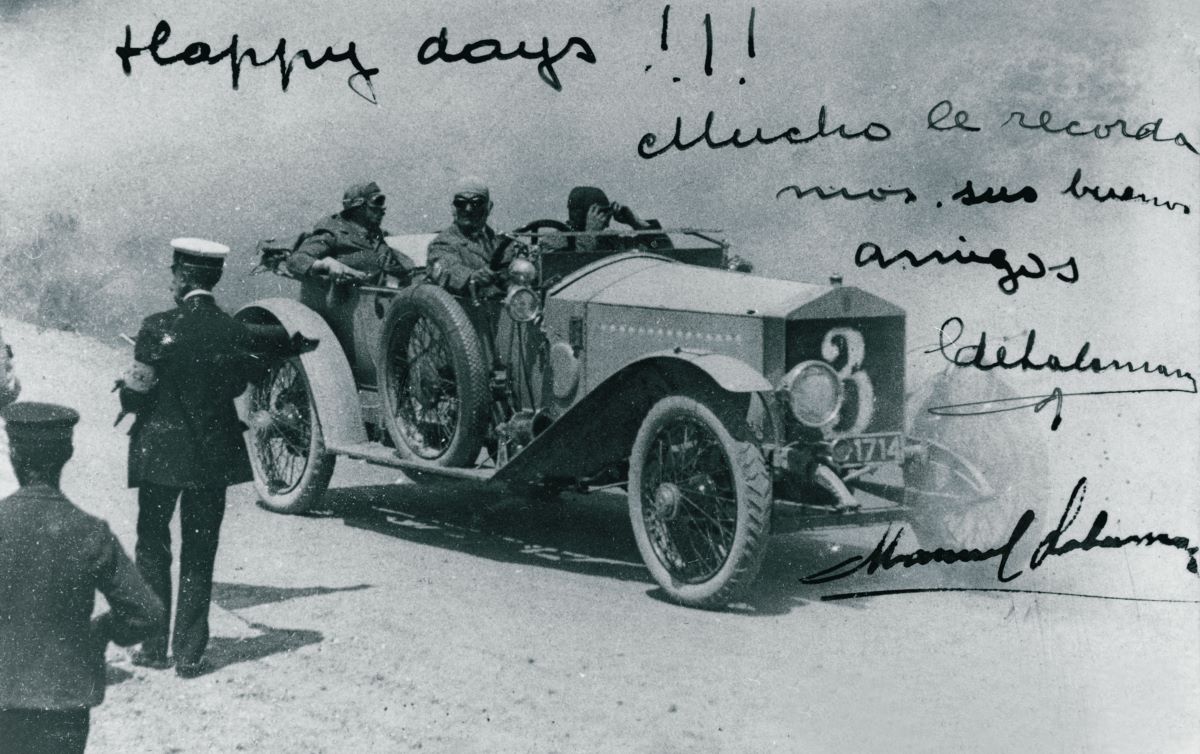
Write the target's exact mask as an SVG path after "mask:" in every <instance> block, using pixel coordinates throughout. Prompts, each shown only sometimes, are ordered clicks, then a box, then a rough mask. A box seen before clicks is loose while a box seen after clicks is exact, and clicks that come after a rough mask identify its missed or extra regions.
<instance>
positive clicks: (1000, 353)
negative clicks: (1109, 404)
mask: <svg viewBox="0 0 1200 754" xmlns="http://www.w3.org/2000/svg"><path fill="white" fill-rule="evenodd" d="M963 330H964V325H963V321H962V319H961V318H959V317H951V318H950V319H947V320H946V321H945V322H943V323H942V326H941V329H940V331H939V332H938V344H937V345H936V346H935V347H933V348H931V349H929V350H928V351H926V353H933V352H934V351H936V352H938V353H939V354H941V356H942V358H944V359H945V360H946V361H949V362H950V363H951V364H954V365H955V366H959V367H972V368H974V369H978V370H980V371H983V372H989V371H991V370H993V369H1020V370H1022V371H1026V370H1031V371H1042V370H1047V371H1051V372H1091V373H1093V374H1102V373H1104V372H1109V371H1114V372H1128V373H1129V374H1136V373H1139V372H1140V373H1143V374H1154V375H1158V376H1160V377H1165V378H1167V379H1170V380H1178V381H1184V382H1187V384H1188V387H1186V388H1184V387H1159V388H1141V389H1132V390H1088V391H1079V392H1071V393H1065V392H1063V391H1062V390H1060V389H1059V388H1057V387H1056V388H1054V390H1052V391H1051V392H1050V393H1049V394H1047V395H1026V396H1020V397H1016V398H993V399H991V400H986V401H974V402H970V403H955V404H948V405H945V406H933V407H931V408H930V409H929V412H930V413H931V414H937V415H940V416H972V415H976V414H995V413H1001V412H1004V411H1017V410H1020V409H1024V408H1032V409H1033V410H1034V411H1041V410H1042V409H1043V408H1045V407H1047V406H1049V405H1050V404H1054V406H1055V415H1054V420H1053V421H1052V423H1051V425H1050V428H1051V429H1052V430H1054V429H1058V426H1059V424H1061V423H1062V403H1063V398H1064V397H1066V396H1069V395H1074V396H1078V395H1115V394H1119V393H1191V394H1195V393H1196V379H1195V377H1193V376H1192V373H1191V372H1185V371H1183V370H1182V369H1178V368H1176V369H1171V368H1169V367H1166V366H1164V365H1162V364H1155V365H1153V366H1151V364H1150V362H1148V361H1143V362H1142V363H1141V364H1137V365H1135V364H1134V363H1133V362H1132V361H1121V360H1120V359H1109V360H1107V361H1104V360H1102V359H1099V358H1096V357H1094V356H1092V357H1090V358H1089V356H1088V351H1090V350H1091V347H1092V344H1091V343H1088V342H1086V341H1085V342H1084V344H1083V345H1082V346H1080V348H1079V351H1078V353H1076V355H1075V358H1074V360H1072V361H1069V362H1068V361H1064V360H1063V359H1061V358H1059V357H1058V356H1057V355H1055V354H1048V355H1047V356H1046V358H1045V359H1044V360H1042V361H1036V360H1035V359H1034V358H1033V347H1034V344H1035V343H1036V342H1037V330H1033V329H1031V330H1029V332H1028V333H1027V335H1026V337H1025V349H1024V351H1023V352H1022V353H1021V355H1020V356H1019V357H1018V358H1016V359H1011V358H1010V357H1009V352H1008V348H1007V346H1004V345H999V346H996V349H995V352H994V353H993V355H992V360H991V361H988V358H987V355H986V354H987V332H986V331H980V333H979V340H978V341H977V342H976V343H972V344H970V345H965V346H959V347H958V348H955V349H953V352H951V347H952V346H954V345H955V344H956V343H958V341H959V339H960V338H962V335H963Z"/></svg>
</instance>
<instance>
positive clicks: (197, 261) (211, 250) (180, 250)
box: [171, 238, 229, 268]
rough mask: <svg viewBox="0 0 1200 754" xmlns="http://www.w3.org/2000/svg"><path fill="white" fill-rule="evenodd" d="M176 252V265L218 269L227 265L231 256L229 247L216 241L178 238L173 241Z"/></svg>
mask: <svg viewBox="0 0 1200 754" xmlns="http://www.w3.org/2000/svg"><path fill="white" fill-rule="evenodd" d="M171 248H172V249H173V250H174V252H175V262H176V264H189V265H192V266H195V267H217V268H220V267H222V266H224V264H225V257H227V256H229V247H228V246H226V245H225V244H223V243H217V242H216V241H206V240H205V239H203V238H176V239H173V240H172V241H171Z"/></svg>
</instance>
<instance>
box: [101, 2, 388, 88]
mask: <svg viewBox="0 0 1200 754" xmlns="http://www.w3.org/2000/svg"><path fill="white" fill-rule="evenodd" d="M170 37H171V25H170V24H169V23H167V22H166V21H159V22H158V24H157V25H156V26H155V27H154V33H153V34H151V35H150V42H149V44H146V45H144V46H142V47H135V46H134V45H133V30H132V29H131V28H130V27H129V25H128V24H126V25H125V44H123V45H121V46H119V47H117V48H116V53H117V57H119V58H120V59H121V70H123V71H124V72H125V75H126V76H131V75H133V65H132V64H131V63H130V60H131V59H133V58H136V57H137V56H139V55H141V54H142V53H143V52H148V53H150V59H151V60H153V61H154V62H155V63H157V64H158V65H160V66H163V65H171V64H173V63H183V64H184V65H199V64H200V63H207V64H209V65H216V64H217V63H220V62H221V61H222V60H226V59H228V60H229V68H230V73H231V76H232V83H233V88H234V89H237V88H238V79H239V78H240V77H241V73H242V64H243V63H245V62H247V61H249V63H250V65H251V66H253V67H255V68H258V67H261V66H264V65H269V64H270V63H272V62H277V63H278V64H279V85H280V88H281V89H282V90H283V91H285V92H286V91H287V88H288V83H289V82H290V81H291V78H292V69H293V68H294V67H295V65H296V60H297V59H299V60H300V61H302V62H303V63H304V66H305V68H307V69H308V70H310V71H313V70H316V69H317V68H320V67H321V66H322V65H324V64H325V63H341V62H343V61H349V62H350V64H351V65H352V66H354V73H352V74H350V77H349V78H348V79H346V85H347V86H349V87H350V90H351V91H353V92H354V93H355V94H357V95H358V96H360V97H362V98H363V99H365V100H366V101H367V102H370V103H371V104H373V105H375V104H379V103H378V101H377V100H376V99H375V86H374V84H372V83H371V77H372V76H374V75H375V74H377V73H379V69H378V68H367V67H365V66H364V65H363V64H362V61H360V60H359V59H358V51H357V50H356V49H355V44H354V42H349V43H347V45H346V49H345V50H343V51H341V52H334V50H333V48H332V47H326V48H325V52H323V53H321V56H320V57H319V58H316V59H315V60H314V59H313V55H312V53H310V52H309V51H308V50H305V49H301V50H298V51H296V52H295V53H293V54H292V56H291V57H288V56H287V40H286V39H283V38H280V40H279V44H278V45H276V46H275V51H274V52H273V53H271V57H269V58H267V59H265V60H259V59H258V52H257V51H256V50H255V49H254V48H253V47H248V48H246V49H245V50H242V51H240V52H239V50H238V35H237V34H234V35H233V38H232V39H230V41H229V46H228V47H226V48H225V49H224V50H221V51H220V52H218V53H216V54H214V53H213V49H212V47H210V46H209V45H208V44H206V43H204V42H191V43H190V44H188V45H187V46H186V47H184V48H183V52H181V53H179V54H178V55H163V54H161V53H160V52H159V48H161V47H162V46H163V45H165V44H166V43H167V40H168V39H170ZM358 79H362V81H363V83H365V84H366V86H367V91H366V93H364V92H363V91H360V90H359V88H358V86H357V81H358Z"/></svg>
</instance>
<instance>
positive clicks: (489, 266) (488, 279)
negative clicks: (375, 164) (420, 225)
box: [429, 178, 513, 293]
mask: <svg viewBox="0 0 1200 754" xmlns="http://www.w3.org/2000/svg"><path fill="white" fill-rule="evenodd" d="M451 206H452V207H453V210H452V211H453V217H454V223H453V224H452V225H451V226H450V227H448V228H446V229H445V230H443V231H442V232H441V233H438V234H437V237H435V238H434V239H433V240H432V241H430V242H429V266H430V268H431V269H433V270H436V271H437V274H439V275H440V276H441V278H442V279H443V284H444V285H445V286H446V287H447V288H449V289H450V290H452V291H454V292H456V293H465V292H467V290H468V289H469V288H470V287H475V288H476V289H477V290H479V291H480V292H483V291H484V290H485V289H487V288H488V287H494V286H496V285H497V284H498V283H499V282H500V272H499V271H498V270H500V269H501V268H502V267H503V266H504V265H506V264H507V263H508V262H509V261H511V260H510V257H511V253H512V251H513V247H512V246H508V248H507V249H505V248H503V247H502V245H501V244H500V243H499V242H498V241H497V239H496V232H495V231H494V230H492V229H491V228H490V227H489V226H488V224H487V219H488V215H489V214H491V211H492V199H491V193H490V192H489V191H488V187H487V184H485V183H484V182H483V181H481V180H480V179H478V178H463V179H461V180H459V182H458V183H457V184H456V185H455V187H454V198H453V199H452V200H451Z"/></svg>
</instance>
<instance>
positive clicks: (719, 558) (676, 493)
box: [642, 417, 737, 583]
mask: <svg viewBox="0 0 1200 754" xmlns="http://www.w3.org/2000/svg"><path fill="white" fill-rule="evenodd" d="M650 452H651V455H652V456H653V457H654V459H655V460H654V462H653V463H652V464H650V465H648V466H647V468H646V473H645V475H644V476H643V478H642V496H643V498H644V499H648V500H653V501H654V504H653V505H649V506H646V507H645V508H643V511H642V515H643V517H644V519H645V524H646V529H647V531H648V532H650V534H651V537H650V543H651V546H653V548H654V551H655V555H656V556H657V557H658V559H659V561H660V562H662V564H663V565H664V566H666V567H667V569H668V570H669V571H670V572H671V574H672V575H673V576H675V577H676V578H678V579H679V580H680V581H683V582H686V583H698V582H702V581H705V580H707V579H710V578H712V576H713V575H714V574H716V573H717V572H718V571H719V570H721V566H723V565H724V564H725V561H726V559H727V558H728V557H729V552H730V548H731V547H732V546H733V538H734V533H735V532H736V531H737V490H736V489H735V486H734V482H733V470H732V469H731V468H730V465H729V461H728V459H726V457H725V454H724V453H723V452H722V450H721V446H720V443H719V441H718V440H717V438H716V437H715V436H714V435H713V434H712V433H711V432H709V431H708V430H707V429H706V428H705V427H704V425H703V424H701V423H700V422H699V421H697V420H696V419H694V418H688V417H684V418H680V419H677V420H675V421H674V422H672V423H670V424H668V425H666V426H665V427H663V428H662V429H661V430H659V431H658V433H657V434H656V435H655V436H654V439H653V440H652V441H651V449H650ZM658 459H662V461H661V462H660V461H659V460H658Z"/></svg>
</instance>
